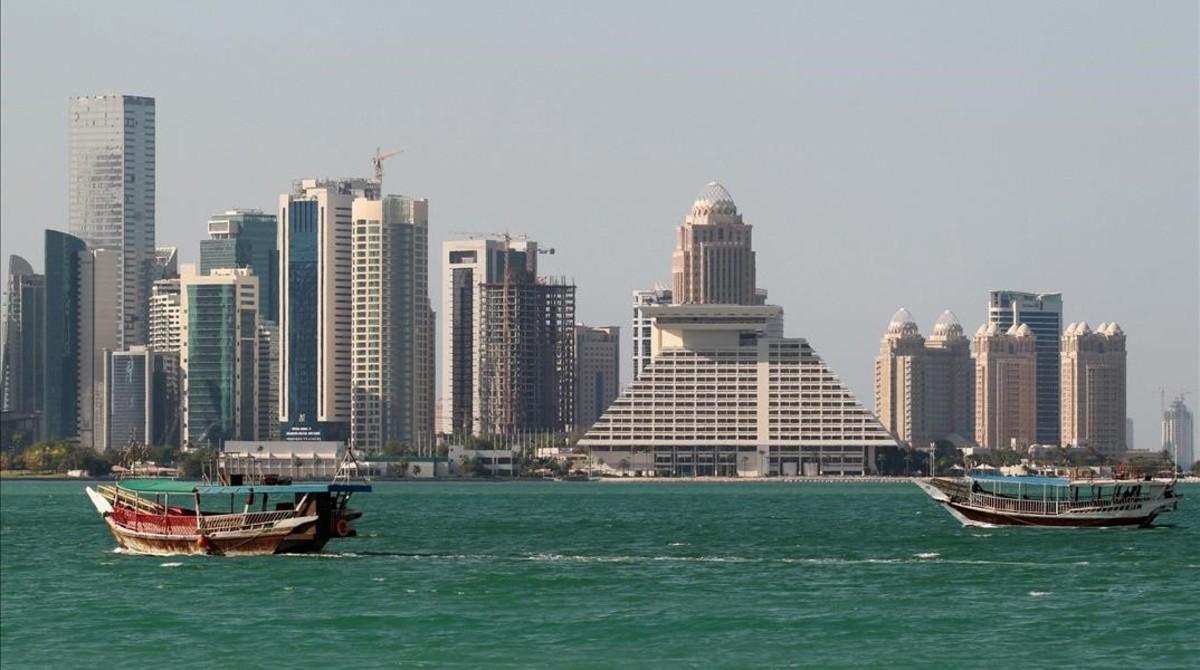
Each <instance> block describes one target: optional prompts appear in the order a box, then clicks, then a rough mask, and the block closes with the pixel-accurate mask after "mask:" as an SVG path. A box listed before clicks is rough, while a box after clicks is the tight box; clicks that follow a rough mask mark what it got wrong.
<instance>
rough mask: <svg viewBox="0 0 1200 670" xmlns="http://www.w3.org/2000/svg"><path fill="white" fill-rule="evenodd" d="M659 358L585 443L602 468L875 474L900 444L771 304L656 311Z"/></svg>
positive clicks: (661, 472) (654, 346)
mask: <svg viewBox="0 0 1200 670" xmlns="http://www.w3.org/2000/svg"><path fill="white" fill-rule="evenodd" d="M643 309H644V311H645V313H646V315H647V316H648V317H649V318H650V319H651V322H652V323H651V354H652V359H651V362H650V364H649V366H648V367H647V368H646V369H645V370H644V371H643V372H642V373H641V374H640V375H639V377H638V379H637V380H635V381H634V382H633V383H632V384H631V385H629V386H628V387H626V389H625V391H624V392H623V393H622V394H621V396H620V397H619V398H617V400H616V401H615V402H614V403H613V404H612V405H611V406H610V407H609V409H608V411H607V412H606V413H605V414H604V415H603V416H602V417H601V418H600V419H599V420H598V421H597V422H596V424H595V425H594V426H593V427H592V429H591V430H589V431H588V432H587V434H586V435H585V436H584V437H583V439H581V440H580V441H579V446H581V447H584V448H586V449H587V450H588V451H589V453H590V454H591V456H592V463H593V465H594V466H596V467H597V468H599V469H601V470H608V469H612V470H617V471H620V472H628V473H630V474H643V475H650V474H654V475H657V476H668V477H669V476H726V477H729V476H741V477H762V476H797V475H801V476H815V475H825V476H829V475H833V476H841V475H864V474H868V473H871V472H873V471H875V452H876V449H878V448H879V447H895V446H896V441H895V440H894V439H893V438H892V437H891V435H889V434H888V432H887V431H886V430H884V428H883V426H882V425H880V423H879V421H878V420H877V419H876V418H875V416H874V415H873V414H872V413H871V412H870V411H869V410H867V409H866V408H865V407H863V406H862V404H861V403H860V402H859V401H858V400H857V399H856V398H855V397H854V395H853V394H852V393H851V392H850V389H848V388H847V387H846V386H845V384H843V383H842V382H841V380H839V379H838V378H837V377H836V376H835V375H834V374H833V371H832V370H830V369H829V368H828V367H827V366H826V365H825V362H824V361H823V360H821V358H820V357H819V356H818V355H817V354H816V352H815V351H813V349H812V347H811V346H810V345H809V344H808V342H807V341H806V340H803V339H800V338H785V337H783V310H782V308H780V307H777V306H771V305H675V306H670V307H645V308H643Z"/></svg>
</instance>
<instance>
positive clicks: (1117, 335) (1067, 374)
mask: <svg viewBox="0 0 1200 670" xmlns="http://www.w3.org/2000/svg"><path fill="white" fill-rule="evenodd" d="M1062 443H1063V444H1064V445H1070V446H1078V447H1092V448H1094V449H1096V450H1097V451H1099V452H1100V453H1102V454H1104V455H1105V456H1118V455H1120V454H1122V453H1124V452H1125V450H1127V449H1128V448H1129V445H1128V443H1127V442H1126V437H1125V333H1124V331H1122V330H1121V327H1120V326H1118V325H1117V324H1116V322H1113V323H1102V324H1100V325H1099V326H1098V327H1097V328H1096V330H1095V331H1092V329H1091V328H1090V327H1089V326H1088V324H1087V323H1086V322H1080V323H1072V324H1070V325H1068V326H1067V329H1066V331H1065V332H1064V333H1063V338H1062Z"/></svg>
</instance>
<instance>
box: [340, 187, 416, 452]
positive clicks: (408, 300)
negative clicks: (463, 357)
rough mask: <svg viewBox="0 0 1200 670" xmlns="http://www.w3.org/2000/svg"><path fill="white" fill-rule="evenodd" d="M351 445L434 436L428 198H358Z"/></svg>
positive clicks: (411, 443)
mask: <svg viewBox="0 0 1200 670" xmlns="http://www.w3.org/2000/svg"><path fill="white" fill-rule="evenodd" d="M353 210H354V212H353V213H354V329H353V334H354V350H353V378H354V386H353V398H352V409H351V417H352V419H351V431H350V439H351V444H352V445H353V446H354V447H355V448H356V449H364V450H368V451H371V450H378V449H381V448H383V447H384V446H386V445H387V444H388V442H391V441H393V440H394V441H397V442H399V443H402V444H405V445H407V446H410V447H415V446H417V445H419V444H430V443H431V442H432V438H433V430H434V426H433V381H434V380H433V365H434V363H433V349H432V342H433V333H432V330H431V329H432V313H431V308H430V304H429V202H428V201H427V200H412V199H409V198H403V197H400V196H395V195H389V196H386V197H385V198H383V199H382V200H376V199H368V198H357V199H355V201H354V205H353Z"/></svg>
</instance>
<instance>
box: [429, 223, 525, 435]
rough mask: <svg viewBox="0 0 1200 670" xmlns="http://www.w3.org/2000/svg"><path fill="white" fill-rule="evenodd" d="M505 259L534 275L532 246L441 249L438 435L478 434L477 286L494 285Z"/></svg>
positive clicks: (492, 243)
mask: <svg viewBox="0 0 1200 670" xmlns="http://www.w3.org/2000/svg"><path fill="white" fill-rule="evenodd" d="M506 247H507V251H506V250H505V249H506ZM506 259H511V262H512V263H513V264H514V266H515V265H518V264H519V265H520V266H521V268H522V269H523V271H524V272H528V273H532V274H534V275H536V274H537V242H534V241H532V240H511V241H508V242H506V241H504V240H488V239H476V240H449V241H446V242H443V243H442V310H441V311H442V314H441V318H442V334H441V339H442V344H441V347H440V351H441V358H442V395H441V399H442V401H441V406H442V416H441V417H440V425H441V432H443V433H447V434H451V435H470V434H472V433H477V432H479V431H480V430H481V429H482V428H481V426H482V417H481V410H482V403H481V401H480V394H479V391H480V388H481V386H482V384H481V381H480V353H481V351H480V349H481V347H480V341H479V329H480V324H481V321H480V319H481V317H482V316H483V305H482V302H481V294H482V292H481V290H480V288H479V286H480V284H491V283H495V282H499V281H500V280H501V278H502V277H503V273H504V264H505V263H506V262H507V261H506Z"/></svg>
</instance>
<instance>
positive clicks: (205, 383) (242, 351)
mask: <svg viewBox="0 0 1200 670" xmlns="http://www.w3.org/2000/svg"><path fill="white" fill-rule="evenodd" d="M180 270H181V271H180V277H179V279H180V321H181V322H182V334H181V337H180V344H181V351H180V361H181V368H182V376H183V441H184V443H185V444H187V443H191V444H193V445H196V446H203V445H207V446H212V447H216V448H219V447H220V446H221V445H223V444H224V443H225V441H226V440H253V439H256V438H257V437H258V434H257V431H258V426H257V423H258V393H257V390H258V360H257V357H258V277H256V276H254V273H253V272H252V271H250V270H249V269H246V268H238V269H228V268H217V269H215V270H213V271H212V272H211V273H210V274H208V275H201V274H199V273H197V272H196V267H195V266H193V265H184V266H183V267H182V268H180Z"/></svg>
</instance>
